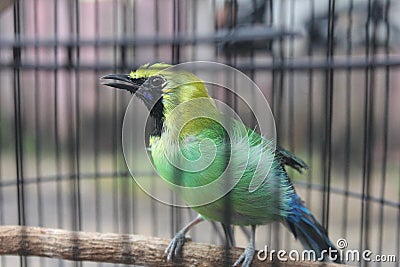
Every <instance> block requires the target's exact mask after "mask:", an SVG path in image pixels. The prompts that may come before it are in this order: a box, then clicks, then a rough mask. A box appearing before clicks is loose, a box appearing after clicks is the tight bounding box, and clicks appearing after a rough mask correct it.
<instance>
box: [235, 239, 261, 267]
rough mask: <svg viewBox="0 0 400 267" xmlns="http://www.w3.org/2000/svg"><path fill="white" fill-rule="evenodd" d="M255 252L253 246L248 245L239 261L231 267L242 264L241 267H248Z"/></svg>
mask: <svg viewBox="0 0 400 267" xmlns="http://www.w3.org/2000/svg"><path fill="white" fill-rule="evenodd" d="M255 251H256V250H255V248H254V244H252V243H250V244H248V245H247V247H246V249H245V250H244V252H243V253H242V255H240V257H239V259H237V261H236V262H235V264H233V267H237V266H239V264H240V263H242V267H250V264H251V262H252V261H253V257H254V254H255Z"/></svg>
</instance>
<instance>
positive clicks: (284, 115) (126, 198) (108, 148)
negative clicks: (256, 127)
mask: <svg viewBox="0 0 400 267" xmlns="http://www.w3.org/2000/svg"><path fill="white" fill-rule="evenodd" d="M399 12H400V2H398V1H391V0H336V1H335V0H252V1H245V0H229V1H225V0H197V1H196V0H114V1H112V0H20V1H15V2H14V1H12V0H1V2H0V224H1V225H17V224H19V225H31V226H43V227H52V228H62V229H71V230H82V231H100V232H113V233H130V234H141V235H147V236H159V237H172V236H173V235H174V234H175V233H176V232H177V230H178V229H180V228H181V227H182V226H183V225H185V224H186V223H187V222H188V221H189V220H190V218H193V217H194V216H195V214H193V212H191V211H190V210H189V209H180V208H172V207H170V206H167V205H164V204H161V203H159V202H157V201H156V200H154V199H152V198H151V197H149V196H148V195H146V194H145V193H144V192H142V191H141V189H140V188H139V187H138V186H137V185H136V184H135V182H134V180H133V179H132V178H131V176H130V174H129V171H128V169H127V167H126V164H125V161H124V156H123V154H122V149H121V136H122V132H121V131H122V121H123V117H124V112H125V109H126V107H127V105H128V103H129V101H130V99H131V95H130V94H129V93H127V92H122V91H118V92H117V91H116V90H110V89H109V88H106V87H105V86H102V85H101V83H100V80H99V78H100V77H101V76H103V75H105V74H108V73H127V72H129V71H131V70H134V69H136V68H137V67H138V66H140V65H142V64H144V63H154V62H165V63H170V64H177V63H180V62H186V61H194V60H210V61H217V62H221V63H225V64H228V65H230V66H233V67H235V68H237V69H239V70H241V71H243V72H244V73H245V74H247V75H248V76H249V77H250V78H251V79H253V80H254V81H255V82H256V83H257V85H258V86H259V87H260V89H261V90H262V92H263V93H264V95H265V97H266V98H267V100H268V102H269V104H270V106H271V109H272V111H273V114H274V116H275V119H276V126H277V134H278V143H279V144H280V145H281V146H283V147H285V148H287V149H289V150H291V151H293V152H294V153H295V154H297V155H298V156H300V157H301V158H302V159H303V160H304V161H306V162H307V163H308V165H309V167H310V168H309V170H307V172H305V173H304V174H302V175H300V174H298V173H296V172H294V171H292V170H288V171H289V174H290V175H291V177H292V179H293V181H294V183H295V184H296V187H297V190H298V192H299V194H300V196H301V197H302V198H303V200H304V201H305V202H306V203H307V206H308V207H309V208H310V209H311V211H312V212H313V213H314V215H315V216H316V218H317V219H318V220H319V221H320V222H321V223H322V224H323V225H324V226H325V227H327V229H328V232H329V236H330V238H331V239H332V241H333V242H334V243H335V242H336V240H337V239H338V238H346V239H347V241H348V244H349V246H348V248H349V249H360V250H363V249H370V250H371V251H373V253H374V255H376V254H383V255H395V256H396V257H397V263H377V262H375V263H370V265H371V266H381V265H382V266H398V261H399V259H400V182H399V180H400V167H399V165H400V164H399V163H400V149H399V146H400V139H399V136H400V116H399V112H400V109H399V105H400V91H399V84H400V72H399V66H400V17H399V16H398V15H397V14H400V13H399ZM250 93H251V92H250ZM250 106H251V103H250ZM142 109H143V106H138V107H137V110H138V114H139V115H140V110H142ZM244 116H245V117H246V114H244ZM250 117H251V116H250ZM248 123H249V124H250V125H251V124H252V121H251V120H249V122H248ZM142 160H143V159H140V158H138V159H137V162H138V165H140V162H141V161H142ZM142 171H143V172H142V173H143V176H148V177H149V180H151V181H154V180H156V179H158V178H157V177H156V175H155V173H154V171H153V170H151V169H144V170H142ZM221 233H222V230H221V228H220V225H218V224H211V223H203V224H201V225H199V226H198V227H196V228H195V230H194V231H192V232H190V235H191V236H192V238H193V240H194V241H198V242H206V243H214V244H223V243H224V241H223V239H222V237H223V235H222V234H221ZM235 234H236V238H237V242H238V246H246V244H247V238H246V236H245V234H244V233H243V232H242V231H241V230H240V229H236V228H235ZM264 245H268V247H269V248H271V249H287V250H290V249H300V248H301V245H300V244H299V242H297V241H295V240H294V238H293V237H292V235H291V234H290V233H289V232H288V231H287V230H286V229H284V227H281V226H279V225H269V226H263V227H259V228H258V231H257V239H256V246H257V249H263V248H264ZM349 264H350V265H365V264H366V263H357V262H352V263H349ZM72 265H74V266H75V265H79V266H82V265H83V266H98V265H99V266H100V265H101V266H113V265H112V264H96V263H87V262H84V263H73V262H67V261H61V260H54V259H38V258H34V257H30V258H23V257H21V258H20V257H15V256H0V266H72Z"/></svg>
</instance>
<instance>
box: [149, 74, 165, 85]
mask: <svg viewBox="0 0 400 267" xmlns="http://www.w3.org/2000/svg"><path fill="white" fill-rule="evenodd" d="M150 83H151V85H152V86H154V87H159V86H161V85H162V84H163V83H164V79H163V78H161V77H158V76H155V77H151V79H150Z"/></svg>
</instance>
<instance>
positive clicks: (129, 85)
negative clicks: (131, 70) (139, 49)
mask: <svg viewBox="0 0 400 267" xmlns="http://www.w3.org/2000/svg"><path fill="white" fill-rule="evenodd" d="M101 79H102V80H116V81H121V82H123V83H120V82H104V83H103V84H104V85H106V86H110V87H114V88H118V89H124V90H127V91H129V92H131V93H132V94H134V93H135V92H136V91H137V90H138V89H139V87H140V86H141V85H142V84H143V83H144V81H145V80H146V79H132V78H131V77H130V76H129V74H109V75H106V76H103V77H101Z"/></svg>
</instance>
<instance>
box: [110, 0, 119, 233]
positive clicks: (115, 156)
mask: <svg viewBox="0 0 400 267" xmlns="http://www.w3.org/2000/svg"><path fill="white" fill-rule="evenodd" d="M118 16H119V1H118V0H117V1H114V2H113V32H114V38H115V39H117V38H118V30H119V27H118V23H119V21H118ZM113 59H114V64H113V65H114V73H116V72H117V71H118V70H119V69H118V68H117V66H118V46H117V45H116V44H115V45H114V47H113ZM112 95H113V100H112V123H111V136H112V159H113V163H112V169H113V177H112V181H113V193H112V195H113V218H114V224H113V225H114V232H119V230H120V227H119V214H120V212H119V207H118V199H119V193H118V185H119V179H120V177H119V175H118V133H119V131H118V123H117V121H118V106H119V105H118V94H117V91H116V90H113V91H112Z"/></svg>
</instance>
